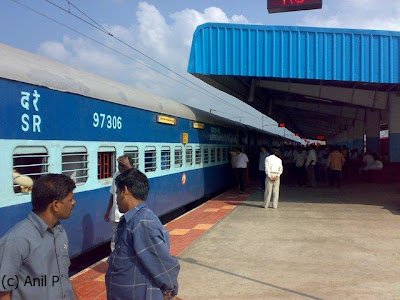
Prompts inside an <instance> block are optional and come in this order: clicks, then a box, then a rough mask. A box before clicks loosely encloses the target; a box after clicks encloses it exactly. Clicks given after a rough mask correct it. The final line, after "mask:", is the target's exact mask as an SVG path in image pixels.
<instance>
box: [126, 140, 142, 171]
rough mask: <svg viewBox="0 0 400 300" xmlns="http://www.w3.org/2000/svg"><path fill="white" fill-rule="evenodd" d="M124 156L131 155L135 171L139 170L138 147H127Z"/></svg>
mask: <svg viewBox="0 0 400 300" xmlns="http://www.w3.org/2000/svg"><path fill="white" fill-rule="evenodd" d="M124 155H129V156H130V157H132V161H133V165H132V167H134V168H135V169H139V149H138V147H130V146H128V147H125V149H124Z"/></svg>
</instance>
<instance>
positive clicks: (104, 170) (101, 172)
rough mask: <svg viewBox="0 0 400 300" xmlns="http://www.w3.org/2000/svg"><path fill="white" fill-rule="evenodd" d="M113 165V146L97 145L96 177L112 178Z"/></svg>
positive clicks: (114, 162) (114, 160)
mask: <svg viewBox="0 0 400 300" xmlns="http://www.w3.org/2000/svg"><path fill="white" fill-rule="evenodd" d="M115 166H116V157H115V148H114V147H99V150H98V152H97V179H106V178H112V176H113V173H114V172H115Z"/></svg>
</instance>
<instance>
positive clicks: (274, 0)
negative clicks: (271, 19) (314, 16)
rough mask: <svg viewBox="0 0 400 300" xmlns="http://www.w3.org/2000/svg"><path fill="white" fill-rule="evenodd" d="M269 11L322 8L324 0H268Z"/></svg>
mask: <svg viewBox="0 0 400 300" xmlns="http://www.w3.org/2000/svg"><path fill="white" fill-rule="evenodd" d="M267 8H268V12H269V13H270V14H271V13H280V12H288V11H296V10H306V9H319V8H322V0H267Z"/></svg>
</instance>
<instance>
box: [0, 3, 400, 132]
mask: <svg viewBox="0 0 400 300" xmlns="http://www.w3.org/2000/svg"><path fill="white" fill-rule="evenodd" d="M19 3H20V4H23V5H26V6H29V7H30V8H32V9H34V10H36V11H37V12H33V11H32V10H29V9H27V8H26V7H23V6H21V5H20V4H19ZM53 4H56V5H58V6H60V7H62V8H64V9H66V10H67V11H70V12H71V13H73V14H76V15H78V16H80V17H81V18H84V19H85V20H88V19H87V17H85V16H84V15H83V14H82V13H80V12H79V11H78V10H77V9H76V8H78V9H79V10H80V11H82V12H83V13H85V14H86V15H87V16H88V17H90V18H91V19H92V20H94V21H95V22H96V23H97V24H99V25H100V26H101V27H102V28H104V29H105V30H106V31H108V32H110V33H112V34H113V35H114V36H115V37H118V38H119V39H120V40H122V41H124V42H125V43H126V44H129V45H130V46H132V47H134V48H135V49H137V50H139V51H140V52H143V53H145V54H146V55H147V56H150V57H151V58H153V59H154V60H156V61H158V62H160V63H161V64H163V65H165V66H167V67H168V68H170V69H171V70H173V71H174V72H176V73H178V74H180V75H181V76H183V77H185V78H187V79H189V80H190V81H192V82H194V83H196V85H198V86H201V87H202V88H205V89H207V91H209V92H211V93H212V94H214V95H215V96H217V97H214V96H211V95H209V94H207V93H205V92H204V91H203V92H201V93H200V92H198V91H196V90H199V88H198V87H196V86H192V88H189V87H187V86H185V85H182V84H180V83H178V82H177V81H176V80H178V81H181V82H184V81H183V80H182V79H181V78H179V77H177V76H176V75H175V74H173V73H171V72H170V71H168V70H166V69H164V68H163V67H161V66H160V65H158V64H156V63H154V62H153V61H151V60H149V59H148V58H146V57H145V56H143V55H141V54H140V53H138V52H136V51H134V50H132V49H131V48H129V47H127V46H126V45H124V44H122V43H121V42H119V41H117V40H116V39H114V38H112V37H111V36H109V35H107V34H105V33H103V32H102V31H100V30H98V29H96V28H94V27H92V26H90V25H88V24H87V23H85V22H83V21H81V20H79V19H77V18H76V17H74V16H73V15H71V14H70V13H68V12H65V11H63V10H61V9H60V8H57V7H56V6H55V5H53ZM75 7H76V8H75ZM39 13H40V14H44V15H47V16H48V17H50V18H52V19H54V20H56V21H57V22H59V23H62V24H64V25H67V26H68V27H70V28H72V29H73V30H71V29H68V28H66V27H64V26H62V25H60V24H58V23H56V22H54V21H52V20H50V19H48V18H46V17H44V16H43V15H40V14H39ZM206 22H220V23H239V24H259V25H290V26H310V27H341V28H357V29H375V30H394V31H396V30H399V29H400V1H393V0H379V1H377V0H323V8H322V9H318V10H309V11H301V12H289V13H278V14H268V12H267V1H266V0H246V1H245V0H147V1H135V0H80V1H79V0H68V1H67V0H1V4H0V26H1V28H2V30H1V34H0V42H1V43H4V44H7V45H10V46H13V47H16V48H20V49H23V50H26V51H29V52H33V53H36V54H39V55H42V56H46V57H48V58H51V59H54V60H57V61H60V62H62V63H65V64H67V65H70V66H73V67H76V68H78V69H81V70H85V71H88V72H91V73H95V74H98V75H100V76H103V77H106V78H109V79H112V80H115V81H118V82H122V83H124V84H128V85H130V86H133V87H135V88H137V89H141V90H145V91H147V92H150V93H153V94H158V95H160V96H163V97H165V98H169V99H171V100H174V101H178V102H181V103H183V104H186V105H190V106H193V107H196V108H199V109H203V110H206V111H210V109H211V110H212V112H213V113H214V114H218V115H220V116H223V117H226V118H228V119H232V120H234V121H240V122H242V123H244V124H249V125H252V126H255V127H258V128H260V127H261V126H262V124H267V125H268V126H266V127H265V128H264V129H265V130H267V131H270V132H274V133H278V134H281V135H283V134H285V135H286V136H287V137H291V138H295V137H294V135H293V133H290V132H288V131H287V130H286V132H283V130H284V129H282V128H278V127H277V126H276V125H275V124H276V122H274V121H273V120H271V119H269V118H267V117H265V118H264V117H262V115H261V113H260V112H258V111H256V110H254V109H253V108H251V107H250V106H248V105H246V104H244V103H243V102H241V101H240V100H238V99H236V98H234V97H231V96H229V95H227V94H225V93H223V92H220V91H219V90H217V89H214V88H213V87H211V86H209V85H207V84H205V83H203V82H202V81H200V80H198V79H196V78H195V77H194V76H192V75H191V74H188V73H187V66H188V61H189V54H190V47H191V43H192V36H193V33H194V31H195V29H196V27H197V26H198V25H200V24H203V23H206ZM77 31H78V32H80V33H81V34H83V35H86V36H87V37H90V38H91V39H94V40H96V41H98V42H100V43H102V44H104V45H107V46H108V47H111V48H113V49H116V50H118V51H119V52H121V53H123V54H124V55H126V56H129V57H130V58H127V57H126V56H124V55H121V54H119V53H117V52H115V51H112V50H110V49H109V48H107V47H105V46H102V45H100V44H98V43H96V42H94V41H92V40H90V39H88V38H87V37H85V36H83V35H81V34H79V33H77ZM144 65H146V66H148V67H145V66H144ZM149 67H150V68H149ZM151 68H152V69H155V70H156V71H154V70H152V69H151ZM160 73H162V74H164V75H162V74H160ZM165 75H167V76H168V77H172V78H173V79H170V78H168V77H167V76H165ZM174 79H175V80H174ZM185 84H186V85H191V84H188V83H187V82H185ZM218 97H219V98H222V99H223V100H224V101H225V102H223V101H221V100H220V99H219V98H218ZM226 102H228V103H229V104H227V103H226ZM262 118H264V119H263V120H262Z"/></svg>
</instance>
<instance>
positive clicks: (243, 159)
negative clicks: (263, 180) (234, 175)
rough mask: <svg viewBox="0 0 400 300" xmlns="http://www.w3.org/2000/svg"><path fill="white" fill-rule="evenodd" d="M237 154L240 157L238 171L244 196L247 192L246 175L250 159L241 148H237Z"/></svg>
mask: <svg viewBox="0 0 400 300" xmlns="http://www.w3.org/2000/svg"><path fill="white" fill-rule="evenodd" d="M236 153H237V155H238V157H237V163H236V169H237V170H238V172H239V184H240V193H241V194H244V192H245V190H246V184H245V174H246V169H247V166H248V164H249V159H248V157H247V155H246V154H244V153H243V152H242V150H241V149H240V148H236Z"/></svg>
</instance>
